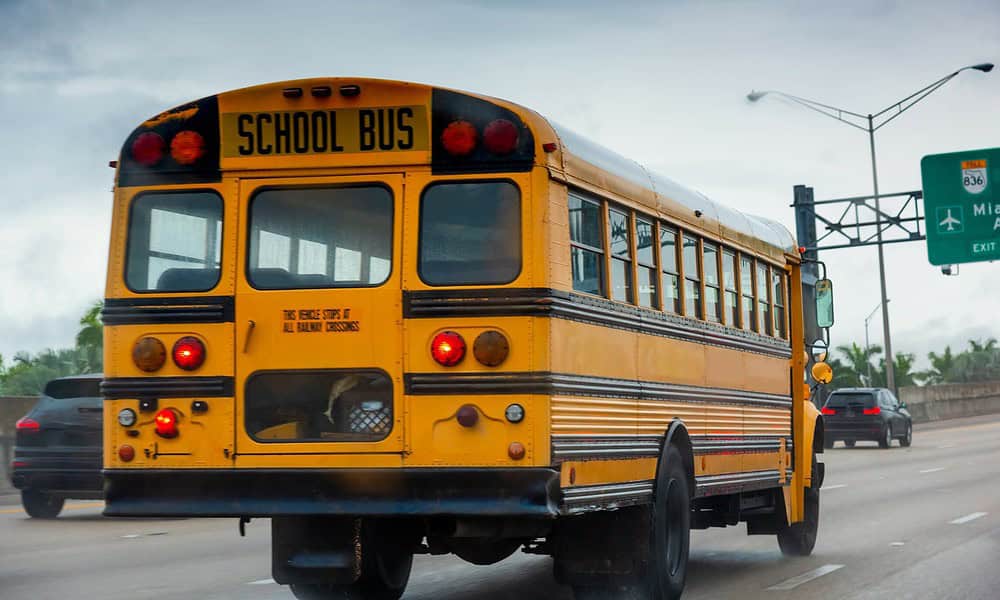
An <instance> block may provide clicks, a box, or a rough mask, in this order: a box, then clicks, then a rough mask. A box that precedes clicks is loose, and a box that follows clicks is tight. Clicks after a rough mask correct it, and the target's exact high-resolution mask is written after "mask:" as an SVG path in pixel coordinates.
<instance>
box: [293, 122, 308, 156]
mask: <svg viewBox="0 0 1000 600" xmlns="http://www.w3.org/2000/svg"><path fill="white" fill-rule="evenodd" d="M292 147H294V148H295V153H296V154H302V153H304V152H309V115H307V114H306V113H304V112H297V113H295V114H294V115H292Z"/></svg>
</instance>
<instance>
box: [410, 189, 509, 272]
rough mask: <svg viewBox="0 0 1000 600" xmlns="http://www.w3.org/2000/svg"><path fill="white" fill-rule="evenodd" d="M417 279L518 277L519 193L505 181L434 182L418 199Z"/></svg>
mask: <svg viewBox="0 0 1000 600" xmlns="http://www.w3.org/2000/svg"><path fill="white" fill-rule="evenodd" d="M419 263H420V278H421V279H422V280H423V281H424V282H425V283H428V284H430V285H490V284H493V285H495V284H504V283H510V282H511V281H514V279H516V278H517V276H518V275H519V274H520V273H521V193H520V191H519V190H518V188H517V186H515V185H514V184H513V183H511V182H509V181H486V182H462V183H436V184H432V185H430V186H429V187H428V188H427V189H426V190H424V193H423V197H422V198H421V201H420V250H419Z"/></svg>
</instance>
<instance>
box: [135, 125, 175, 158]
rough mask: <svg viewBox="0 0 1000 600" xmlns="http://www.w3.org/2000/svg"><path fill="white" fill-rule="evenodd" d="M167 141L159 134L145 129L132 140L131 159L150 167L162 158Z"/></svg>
mask: <svg viewBox="0 0 1000 600" xmlns="http://www.w3.org/2000/svg"><path fill="white" fill-rule="evenodd" d="M166 148H167V143H166V142H164V141H163V137H162V136H160V134H158V133H155V132H153V131H147V132H146V133H143V134H141V135H139V136H138V137H136V138H135V141H133V142H132V159H133V160H134V161H135V162H137V163H139V164H140V165H142V166H144V167H152V166H153V165H155V164H157V163H159V162H160V161H161V160H163V154H164V151H165V150H166Z"/></svg>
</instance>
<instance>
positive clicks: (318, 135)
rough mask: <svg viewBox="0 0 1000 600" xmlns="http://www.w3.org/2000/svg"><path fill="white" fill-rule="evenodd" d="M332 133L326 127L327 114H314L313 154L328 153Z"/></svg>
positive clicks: (318, 112) (320, 112) (317, 112)
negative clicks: (327, 147) (327, 148)
mask: <svg viewBox="0 0 1000 600" xmlns="http://www.w3.org/2000/svg"><path fill="white" fill-rule="evenodd" d="M329 139H330V132H329V131H328V130H327V127H326V113H325V112H323V111H321V110H317V111H313V114H312V149H313V152H326V146H327V143H328V140H329Z"/></svg>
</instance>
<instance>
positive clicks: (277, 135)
mask: <svg viewBox="0 0 1000 600" xmlns="http://www.w3.org/2000/svg"><path fill="white" fill-rule="evenodd" d="M291 137H292V124H291V115H289V114H288V113H275V114H274V151H275V153H277V154H289V153H290V152H291V151H292V144H291V142H292V140H291Z"/></svg>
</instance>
